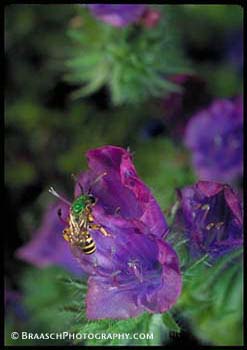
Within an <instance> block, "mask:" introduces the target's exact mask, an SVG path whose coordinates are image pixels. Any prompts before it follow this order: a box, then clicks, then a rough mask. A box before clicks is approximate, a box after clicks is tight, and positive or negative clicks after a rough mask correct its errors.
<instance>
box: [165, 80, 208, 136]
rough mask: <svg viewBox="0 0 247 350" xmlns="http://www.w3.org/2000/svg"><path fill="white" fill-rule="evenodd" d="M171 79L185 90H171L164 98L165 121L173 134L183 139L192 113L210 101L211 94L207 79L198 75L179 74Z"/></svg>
mask: <svg viewBox="0 0 247 350" xmlns="http://www.w3.org/2000/svg"><path fill="white" fill-rule="evenodd" d="M171 81H172V82H173V83H175V84H177V85H180V86H181V88H182V89H183V90H182V91H181V92H171V93H170V94H169V95H167V96H166V97H165V98H164V99H163V101H162V109H163V110H164V123H165V126H166V127H167V129H168V130H169V132H170V134H171V136H172V137H173V138H175V139H176V140H181V139H182V138H183V137H184V132H185V127H186V124H187V123H188V120H189V119H190V117H191V114H192V113H194V112H196V111H197V110H198V108H200V107H201V106H202V105H204V104H205V103H207V102H208V100H209V94H208V92H207V90H206V84H205V81H203V80H202V79H201V78H199V77H197V76H196V75H188V74H177V75H175V76H173V77H172V78H171Z"/></svg>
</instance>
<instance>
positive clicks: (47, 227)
mask: <svg viewBox="0 0 247 350" xmlns="http://www.w3.org/2000/svg"><path fill="white" fill-rule="evenodd" d="M58 209H61V210H62V213H63V215H64V216H65V217H66V216H68V212H69V208H68V206H66V204H64V203H61V202H60V201H59V203H56V204H55V205H52V206H51V207H49V208H48V209H47V211H46V213H45V215H44V219H43V222H42V225H41V227H40V228H39V229H38V230H37V232H35V233H34V235H33V238H32V239H31V240H30V241H29V242H28V243H26V244H24V245H23V246H22V247H20V248H19V249H18V250H17V251H16V256H17V258H19V259H21V260H24V261H26V262H27V263H30V264H33V265H34V266H37V267H39V268H43V267H46V266H51V265H57V266H61V267H63V268H65V269H67V270H68V271H70V272H71V273H73V274H75V275H83V271H82V269H81V267H80V265H79V264H78V263H77V262H76V261H75V259H74V257H73V255H72V253H71V251H70V249H69V247H68V245H67V243H66V242H65V241H64V239H63V238H62V231H63V228H64V224H63V223H61V222H60V221H59V218H58V214H57V212H58Z"/></svg>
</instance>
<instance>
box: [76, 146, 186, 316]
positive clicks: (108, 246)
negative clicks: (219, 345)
mask: <svg viewBox="0 0 247 350" xmlns="http://www.w3.org/2000/svg"><path fill="white" fill-rule="evenodd" d="M87 158H88V164H89V169H88V170H87V171H86V172H84V173H82V174H80V176H79V177H78V182H77V184H76V188H75V197H78V196H79V195H81V192H82V189H83V193H89V192H90V193H91V194H92V195H93V196H94V197H95V199H96V204H95V205H94V206H93V211H92V215H93V218H94V224H97V225H100V226H102V227H103V228H104V229H105V230H106V231H107V232H108V234H110V236H107V237H105V236H103V235H102V234H101V233H100V232H99V231H98V230H95V229H94V230H93V229H90V234H91V236H92V238H93V240H94V241H95V243H96V251H95V252H94V253H93V254H91V255H87V254H85V253H83V251H82V249H80V248H78V247H75V246H72V248H71V249H72V251H73V253H74V255H75V256H76V257H77V259H78V261H79V262H80V264H81V267H82V268H83V270H84V271H85V272H86V273H88V274H89V279H88V292H87V297H86V313H87V317H88V318H89V319H105V318H111V319H125V318H129V317H134V316H137V315H138V314H140V313H142V312H144V311H149V312H152V313H160V312H165V311H167V310H168V309H170V308H171V306H172V305H173V304H174V303H175V302H176V300H177V298H178V296H179V294H180V291H181V274H180V271H179V263H178V259H177V256H176V253H175V251H174V250H173V249H172V248H171V246H170V245H169V244H168V243H166V242H165V241H164V240H163V238H164V237H165V236H166V235H167V233H168V227H167V224H166V221H165V218H164V216H163V213H162V211H161V209H160V207H159V205H158V204H157V202H156V200H155V199H154V197H153V195H152V194H151V192H150V190H149V189H148V188H147V186H146V185H145V184H144V183H143V182H142V181H141V180H140V179H139V177H138V175H137V173H136V170H135V168H134V165H133V163H132V160H131V155H130V153H129V152H127V151H126V150H124V149H123V148H120V147H114V146H104V147H100V148H97V149H94V150H90V151H88V153H87Z"/></svg>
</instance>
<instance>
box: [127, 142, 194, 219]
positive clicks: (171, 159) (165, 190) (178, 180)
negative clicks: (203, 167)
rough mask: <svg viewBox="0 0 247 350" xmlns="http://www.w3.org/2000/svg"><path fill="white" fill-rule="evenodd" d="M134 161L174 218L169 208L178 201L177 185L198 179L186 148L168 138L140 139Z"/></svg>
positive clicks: (162, 205)
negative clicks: (190, 164)
mask: <svg viewBox="0 0 247 350" xmlns="http://www.w3.org/2000/svg"><path fill="white" fill-rule="evenodd" d="M154 155H155V156H154ZM134 162H135V165H136V168H137V170H138V173H139V176H140V177H141V178H142V179H143V181H145V183H147V184H148V186H149V187H150V188H151V190H152V192H153V194H154V196H155V198H156V199H157V200H158V202H159V204H160V206H161V208H163V209H164V210H166V211H165V213H166V216H167V219H168V220H169V221H170V222H171V220H170V219H172V217H171V216H170V215H171V213H170V209H171V207H172V206H173V205H174V203H175V201H176V188H179V187H183V186H186V185H189V184H191V183H193V182H194V181H195V180H196V178H195V175H194V173H193V170H192V169H191V168H190V167H189V157H188V154H187V152H186V151H185V150H184V149H183V148H182V147H181V146H179V145H175V144H174V143H173V142H172V141H171V140H169V139H168V138H165V137H162V138H161V137H159V138H156V139H152V140H149V141H148V142H139V143H138V144H137V145H136V147H135V153H134Z"/></svg>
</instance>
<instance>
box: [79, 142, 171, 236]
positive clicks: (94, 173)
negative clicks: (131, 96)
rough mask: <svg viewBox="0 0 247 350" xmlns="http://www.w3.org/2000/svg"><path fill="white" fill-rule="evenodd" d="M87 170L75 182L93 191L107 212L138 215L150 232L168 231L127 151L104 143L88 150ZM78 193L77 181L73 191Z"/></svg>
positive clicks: (128, 215) (164, 233) (131, 216)
mask: <svg viewBox="0 0 247 350" xmlns="http://www.w3.org/2000/svg"><path fill="white" fill-rule="evenodd" d="M87 157H88V162H89V169H90V170H89V171H88V172H86V173H82V174H81V176H80V177H79V179H78V182H80V184H81V185H82V186H83V188H85V190H88V189H89V187H90V180H89V179H91V183H93V182H94V181H95V179H96V178H97V177H99V176H101V175H103V174H105V173H106V175H105V176H102V178H101V179H100V181H98V183H96V184H94V185H92V191H91V192H92V193H93V194H94V195H95V197H96V198H97V200H98V202H97V203H98V204H99V205H100V206H102V207H103V208H104V209H105V211H106V213H107V214H111V215H115V213H116V212H119V214H120V215H121V216H122V217H124V218H126V219H132V220H133V219H138V220H139V221H141V222H143V223H144V224H145V225H147V226H148V227H149V230H150V232H151V233H152V234H154V235H156V236H158V237H162V236H164V235H166V234H167V233H168V226H167V223H166V221H165V218H164V215H163V213H162V211H161V209H160V207H159V205H158V203H157V202H156V200H155V199H154V197H153V195H152V194H151V192H150V190H149V189H148V187H147V186H146V185H145V184H144V183H143V182H142V181H141V180H140V178H138V175H137V173H136V170H135V167H134V165H133V163H132V160H131V155H130V153H129V152H127V151H126V150H124V149H123V148H121V147H116V146H104V147H100V148H97V149H94V150H91V151H88V153H87ZM79 194H80V187H79V186H78V185H77V186H76V189H75V195H79Z"/></svg>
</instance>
